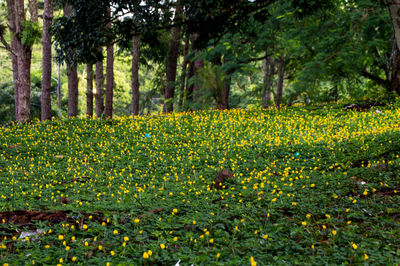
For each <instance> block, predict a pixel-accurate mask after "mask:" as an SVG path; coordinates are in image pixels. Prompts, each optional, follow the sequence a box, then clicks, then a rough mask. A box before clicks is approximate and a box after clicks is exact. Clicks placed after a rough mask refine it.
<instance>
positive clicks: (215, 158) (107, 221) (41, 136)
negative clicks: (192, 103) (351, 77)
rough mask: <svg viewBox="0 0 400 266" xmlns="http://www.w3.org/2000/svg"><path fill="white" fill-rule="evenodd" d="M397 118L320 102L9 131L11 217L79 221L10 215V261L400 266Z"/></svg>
mask: <svg viewBox="0 0 400 266" xmlns="http://www.w3.org/2000/svg"><path fill="white" fill-rule="evenodd" d="M399 117H400V109H399V106H398V104H396V105H394V106H393V105H391V106H388V107H382V108H381V107H380V108H379V109H372V110H369V111H365V112H355V111H347V112H346V111H342V108H341V107H340V106H333V105H330V106H323V105H321V106H311V107H304V106H303V107H292V108H283V109H280V110H278V109H269V110H259V109H255V110H253V111H245V110H232V111H200V112H193V113H177V114H171V115H166V116H140V117H137V118H135V119H132V118H128V117H120V118H117V119H116V120H113V121H104V120H92V119H68V120H55V121H51V122H42V123H39V122H35V123H30V124H24V125H21V124H14V125H10V126H8V127H3V128H2V129H1V131H0V132H1V134H0V143H2V144H1V147H0V169H1V170H0V179H1V187H0V206H1V208H2V211H7V210H9V211H13V210H21V209H25V210H41V211H55V210H63V211H65V212H64V215H66V216H67V217H68V218H67V219H66V220H65V221H63V222H61V223H55V222H45V221H42V222H35V221H32V224H30V225H27V224H25V225H21V224H18V223H17V222H15V224H13V223H12V222H10V219H11V218H10V217H7V215H5V214H4V213H2V214H1V215H2V217H0V218H1V219H4V221H3V222H2V223H1V224H0V228H1V229H0V231H1V235H2V236H3V238H2V241H1V244H0V248H1V249H0V256H1V261H2V262H3V263H9V264H21V263H28V264H29V263H30V262H32V261H34V262H35V263H36V264H46V263H47V264H54V263H55V262H60V263H63V264H64V263H65V264H71V265H72V264H77V263H85V264H104V263H106V262H111V263H112V264H113V265H117V264H118V263H131V264H135V265H138V264H146V263H147V264H169V265H174V264H175V263H176V262H178V260H181V262H182V264H192V263H193V264H195V265H198V264H207V265H211V264H220V265H227V264H234V265H246V264H249V263H250V262H251V261H253V264H254V261H256V262H257V263H258V264H259V265H262V264H298V263H300V264H318V265H320V264H342V263H348V264H361V263H364V262H365V263H371V264H375V263H376V264H385V265H389V264H398V263H399V262H400V261H399V251H398V247H399V245H400V242H399V241H400V238H399V235H400V231H399V228H400V226H399V206H400V205H399V204H400V201H399V199H400V198H399V195H398V193H399V192H400V182H399V180H400V179H399V177H400V176H399V173H400V158H399V155H400V128H399V125H400V121H399ZM222 169H230V170H231V171H232V172H233V179H228V180H226V181H225V182H224V183H223V185H224V186H225V187H224V188H223V189H222V190H216V189H214V188H213V180H214V178H215V177H216V176H217V174H218V173H219V171H220V170H222ZM13 219H14V221H17V220H16V219H15V217H14V218H13ZM39 220H40V219H39ZM35 229H41V230H44V231H45V234H40V235H33V236H29V237H28V238H22V239H19V238H18V237H19V236H20V235H21V232H25V231H34V230H35ZM5 236H6V237H7V238H5ZM13 237H15V238H14V239H13ZM74 260H76V261H74Z"/></svg>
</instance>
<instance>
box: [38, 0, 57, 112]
mask: <svg viewBox="0 0 400 266" xmlns="http://www.w3.org/2000/svg"><path fill="white" fill-rule="evenodd" d="M36 4H37V3H36ZM52 21H53V0H44V11H43V37H42V46H43V59H42V95H41V110H42V114H41V118H42V120H50V119H51V95H50V90H51V36H50V32H49V30H50V26H51V23H52Z"/></svg>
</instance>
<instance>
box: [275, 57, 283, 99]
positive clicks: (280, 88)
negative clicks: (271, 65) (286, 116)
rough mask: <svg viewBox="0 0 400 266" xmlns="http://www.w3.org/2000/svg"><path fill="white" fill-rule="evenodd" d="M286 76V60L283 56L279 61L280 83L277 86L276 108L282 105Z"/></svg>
mask: <svg viewBox="0 0 400 266" xmlns="http://www.w3.org/2000/svg"><path fill="white" fill-rule="evenodd" d="M284 75H285V59H284V58H283V56H280V57H279V59H278V82H277V86H276V99H275V104H276V106H278V107H279V106H280V105H281V104H282V94H283V80H284Z"/></svg>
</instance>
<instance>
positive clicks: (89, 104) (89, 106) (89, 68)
mask: <svg viewBox="0 0 400 266" xmlns="http://www.w3.org/2000/svg"><path fill="white" fill-rule="evenodd" d="M86 72H87V79H86V80H87V88H86V115H87V116H88V117H93V65H92V64H90V63H89V64H87V65H86Z"/></svg>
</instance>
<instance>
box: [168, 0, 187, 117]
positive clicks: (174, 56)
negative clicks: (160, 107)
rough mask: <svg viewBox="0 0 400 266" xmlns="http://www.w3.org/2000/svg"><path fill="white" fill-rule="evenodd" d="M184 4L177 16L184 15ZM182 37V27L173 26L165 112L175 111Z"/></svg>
mask: <svg viewBox="0 0 400 266" xmlns="http://www.w3.org/2000/svg"><path fill="white" fill-rule="evenodd" d="M182 12H183V9H182V6H181V5H177V6H176V10H175V18H180V17H181V16H182ZM180 39H181V28H180V27H173V28H172V29H171V41H170V43H169V49H168V56H167V63H166V86H165V91H164V113H170V112H173V111H174V103H173V100H174V95H175V80H176V67H177V63H178V55H179V46H180Z"/></svg>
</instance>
